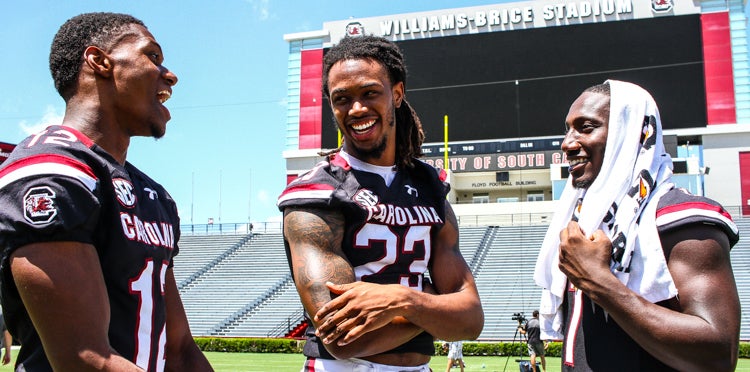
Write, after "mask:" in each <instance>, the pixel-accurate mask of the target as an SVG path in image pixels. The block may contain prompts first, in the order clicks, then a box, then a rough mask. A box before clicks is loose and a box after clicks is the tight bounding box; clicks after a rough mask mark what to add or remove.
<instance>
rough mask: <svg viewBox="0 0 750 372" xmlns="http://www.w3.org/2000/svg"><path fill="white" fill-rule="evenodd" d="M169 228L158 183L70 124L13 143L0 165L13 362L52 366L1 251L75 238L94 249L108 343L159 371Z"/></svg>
mask: <svg viewBox="0 0 750 372" xmlns="http://www.w3.org/2000/svg"><path fill="white" fill-rule="evenodd" d="M179 235H180V232H179V217H178V215H177V207H176V204H175V202H174V200H172V197H171V196H170V195H169V194H168V193H167V192H166V190H164V188H163V187H162V186H161V185H159V184H158V183H156V182H155V181H154V180H152V179H151V178H149V177H148V176H146V175H145V174H144V173H142V172H141V171H139V170H138V169H137V168H135V167H134V166H133V165H131V164H130V163H126V164H125V165H120V164H119V163H118V162H117V161H115V160H114V158H112V157H111V156H110V155H109V154H108V153H106V152H105V151H104V150H103V149H102V148H100V147H99V146H97V145H96V144H94V143H93V142H92V141H91V140H90V139H89V138H87V137H86V136H84V135H83V134H81V133H80V132H78V131H76V130H75V129H72V128H69V127H64V126H52V127H49V128H47V129H46V130H44V131H42V132H40V133H38V134H36V135H33V136H31V137H29V138H27V139H25V140H24V141H23V142H21V143H20V144H18V146H17V147H16V149H15V150H14V151H13V152H12V153H11V155H10V157H9V158H8V160H7V161H5V162H4V163H3V165H2V168H0V247H2V249H3V260H2V267H1V268H0V271H1V272H0V274H1V275H2V307H3V310H4V316H5V321H6V323H7V326H8V329H9V330H10V332H11V333H12V334H13V335H14V336H15V337H16V338H17V339H18V340H19V341H20V343H21V350H20V352H19V354H18V358H17V368H22V369H23V368H25V370H28V371H47V370H49V371H51V370H52V369H51V367H50V365H49V361H48V360H47V358H46V356H45V354H44V350H43V348H42V344H41V342H40V340H39V336H38V334H37V333H36V331H35V330H34V328H33V325H32V323H31V320H30V319H29V315H28V313H27V312H26V309H25V308H24V305H23V302H22V301H21V298H20V297H19V294H18V290H17V288H16V286H15V284H14V281H13V278H12V274H11V271H10V267H9V262H8V257H9V256H10V254H11V253H12V252H13V251H14V250H16V249H17V248H19V247H22V246H25V245H27V244H31V243H39V242H56V241H75V242H82V243H86V244H91V245H93V246H94V247H95V248H96V251H97V254H98V256H99V261H100V264H101V270H102V273H103V274H104V281H105V284H106V287H107V294H108V297H109V304H110V326H109V342H110V345H111V346H112V347H113V348H114V349H115V350H116V351H117V352H118V353H119V354H120V355H122V356H123V357H124V358H126V359H129V360H131V361H133V362H134V363H135V364H137V365H138V366H139V367H141V368H143V369H145V370H148V371H162V370H163V368H164V345H165V342H166V333H165V318H166V314H165V302H164V278H165V275H166V271H167V268H168V267H170V266H171V265H172V259H173V257H174V256H175V255H176V254H177V253H178V247H177V241H178V239H179ZM60 265H65V262H60ZM60 316H61V321H64V316H65V314H60ZM81 326H86V325H85V324H81Z"/></svg>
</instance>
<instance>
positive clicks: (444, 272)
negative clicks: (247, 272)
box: [316, 202, 484, 344]
mask: <svg viewBox="0 0 750 372" xmlns="http://www.w3.org/2000/svg"><path fill="white" fill-rule="evenodd" d="M430 277H431V279H432V280H433V283H434V287H435V290H436V291H437V293H429V292H418V291H415V290H413V289H411V288H407V287H405V286H402V285H398V284H393V285H387V286H385V285H376V284H372V283H354V284H344V285H337V286H334V289H336V291H337V293H341V295H340V296H339V297H338V298H336V299H334V300H332V301H331V302H329V303H328V304H326V305H325V306H324V307H323V308H321V310H320V311H319V312H318V314H317V315H316V316H317V317H318V318H320V319H321V320H322V319H326V321H325V322H323V323H322V324H321V325H320V327H319V329H318V331H319V333H320V334H321V335H322V336H323V337H325V339H327V340H331V341H330V342H332V341H333V340H338V341H337V342H338V343H339V344H348V343H350V342H353V341H355V340H357V339H358V338H359V337H363V336H364V335H366V334H368V332H374V331H376V330H378V329H379V328H380V327H382V326H384V325H386V324H389V323H388V321H390V319H394V318H396V319H400V318H402V317H403V318H405V319H406V320H408V321H409V322H411V323H414V324H415V325H416V326H418V327H420V328H421V329H424V330H426V331H427V332H429V333H430V334H432V335H433V336H435V337H436V338H439V339H441V340H446V341H457V340H471V339H475V338H477V337H478V336H479V334H480V333H481V331H482V327H483V326H484V314H483V311H482V304H481V302H480V300H479V294H478V292H477V288H476V284H475V283H474V277H473V276H472V274H471V271H470V270H469V267H468V265H467V264H466V261H464V259H463V257H462V256H461V252H460V251H459V248H458V226H457V222H456V217H455V215H454V214H453V211H452V209H451V208H450V205H449V204H448V203H447V202H446V224H445V225H444V226H443V228H442V229H441V230H440V232H439V233H438V237H437V240H436V241H435V242H433V245H432V257H431V266H430ZM446 324H450V325H451V326H450V327H446V326H445V325H446Z"/></svg>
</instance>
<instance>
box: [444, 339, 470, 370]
mask: <svg viewBox="0 0 750 372" xmlns="http://www.w3.org/2000/svg"><path fill="white" fill-rule="evenodd" d="M447 344H448V354H447V355H448V366H447V367H446V368H445V372H450V370H451V368H453V367H458V368H460V369H461V372H464V368H465V367H466V365H465V364H464V342H463V341H452V342H449V343H447Z"/></svg>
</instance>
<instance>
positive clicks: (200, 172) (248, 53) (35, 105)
mask: <svg viewBox="0 0 750 372" xmlns="http://www.w3.org/2000/svg"><path fill="white" fill-rule="evenodd" d="M503 2H507V1H504V0H491V1H482V0H473V1H459V0H409V1H362V2H342V1H330V0H325V1H273V0H217V1H199V0H179V1H178V0H154V1H142V0H140V1H137V0H132V1H124V0H118V1H114V0H74V1H60V0H25V1H13V2H9V3H7V4H5V5H4V7H3V8H4V9H3V11H2V12H0V50H2V51H3V58H0V141H2V142H10V143H17V142H19V141H20V140H22V139H23V138H25V137H26V136H27V135H28V134H30V133H33V132H35V131H37V130H39V129H41V128H43V127H44V126H46V125H49V124H58V123H59V122H60V121H61V119H62V115H63V113H64V109H65V106H64V102H63V101H62V99H61V98H60V97H59V96H58V94H57V92H56V91H55V89H54V86H53V83H52V78H51V77H50V73H49V68H48V56H49V46H50V42H51V40H52V37H53V36H54V34H55V32H56V31H57V29H58V28H59V27H60V25H61V24H62V23H63V22H65V21H66V20H67V19H69V18H70V17H73V16H75V15H77V14H79V13H84V12H93V11H110V12H122V13H129V14H132V15H134V16H136V17H137V18H140V19H141V20H143V21H144V22H145V23H146V25H147V27H148V28H149V30H150V31H151V32H152V33H153V34H154V36H155V37H156V39H157V41H158V42H159V43H160V44H161V46H162V48H163V51H164V57H165V62H164V64H165V65H166V66H167V67H168V68H170V69H171V70H172V71H174V72H175V73H176V74H177V76H178V78H179V83H178V84H177V85H176V86H175V87H174V92H173V95H172V98H171V99H170V100H169V102H167V107H168V108H169V109H170V112H171V113H172V120H171V121H170V122H169V124H168V127H167V134H166V136H165V137H164V138H162V139H160V140H158V141H157V140H154V139H151V138H134V139H133V140H132V141H131V146H130V150H129V153H128V161H130V162H131V163H133V164H134V165H135V166H137V167H138V168H140V169H141V170H143V171H145V172H146V173H147V174H149V175H150V176H151V177H152V178H154V179H155V180H157V181H158V182H160V183H161V184H162V185H164V186H165V187H166V188H167V190H168V191H169V192H170V193H171V194H172V196H173V197H174V198H175V200H176V201H177V205H178V208H179V210H180V216H181V219H182V223H196V224H204V223H206V222H207V220H208V218H213V219H214V222H217V223H218V222H221V223H243V222H247V221H268V220H279V219H280V213H279V212H278V210H277V209H276V206H275V202H276V197H277V196H278V195H279V193H280V192H281V190H282V189H283V187H284V185H285V182H286V177H285V162H284V159H283V158H282V151H283V150H284V133H285V120H286V116H285V114H286V109H287V108H286V102H285V98H286V79H287V78H286V74H287V57H288V44H287V43H286V42H285V41H284V40H283V35H284V34H288V33H296V32H303V31H314V30H320V29H322V27H323V22H327V21H336V20H344V19H348V18H350V17H355V18H356V17H359V18H365V17H373V16H382V15H389V14H398V13H409V12H418V11H425V10H435V9H447V8H461V7H467V6H477V5H486V4H496V3H503Z"/></svg>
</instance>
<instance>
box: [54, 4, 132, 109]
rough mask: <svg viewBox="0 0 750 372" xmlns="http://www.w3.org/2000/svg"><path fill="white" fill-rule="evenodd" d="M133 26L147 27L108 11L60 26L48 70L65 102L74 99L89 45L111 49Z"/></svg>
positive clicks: (125, 16)
mask: <svg viewBox="0 0 750 372" xmlns="http://www.w3.org/2000/svg"><path fill="white" fill-rule="evenodd" d="M131 24H135V25H140V26H143V27H146V26H145V25H144V24H143V22H142V21H141V20H139V19H137V18H135V17H133V16H130V15H127V14H119V13H106V12H102V13H84V14H80V15H77V16H75V17H73V18H71V19H69V20H68V21H67V22H65V23H64V24H63V25H62V26H60V29H59V30H58V31H57V34H55V38H54V39H53V40H52V46H51V48H50V54H49V69H50V72H51V73H52V79H53V80H54V82H55V88H56V89H57V92H58V93H60V96H62V98H63V99H64V100H66V101H67V100H68V99H69V98H70V97H72V96H73V94H75V91H76V88H77V87H78V74H79V73H80V72H81V65H82V63H83V52H84V50H86V48H88V47H89V46H95V47H99V48H101V49H103V50H108V49H110V48H111V47H112V46H113V45H114V44H115V43H117V42H118V41H119V40H120V38H121V36H122V32H123V31H124V29H125V28H127V27H128V26H130V25H131Z"/></svg>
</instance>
